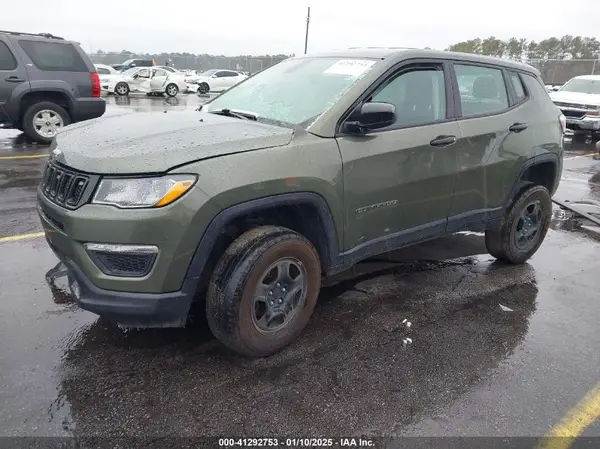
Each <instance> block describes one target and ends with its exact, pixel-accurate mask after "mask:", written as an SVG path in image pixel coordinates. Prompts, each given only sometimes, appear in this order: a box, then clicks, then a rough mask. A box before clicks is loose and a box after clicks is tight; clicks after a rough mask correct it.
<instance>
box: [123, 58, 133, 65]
mask: <svg viewBox="0 0 600 449" xmlns="http://www.w3.org/2000/svg"><path fill="white" fill-rule="evenodd" d="M133 61H135V59H128V60H127V61H125V62H122V63H121V64H122V65H129V64H131V63H132V62H133Z"/></svg>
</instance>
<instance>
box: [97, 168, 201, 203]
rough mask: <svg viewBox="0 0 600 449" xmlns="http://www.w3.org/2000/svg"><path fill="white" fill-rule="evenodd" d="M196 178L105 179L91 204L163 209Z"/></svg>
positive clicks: (190, 176) (191, 184) (172, 176)
mask: <svg viewBox="0 0 600 449" xmlns="http://www.w3.org/2000/svg"><path fill="white" fill-rule="evenodd" d="M197 179H198V178H197V177H196V176H195V175H167V176H162V177H160V178H120V179H118V178H104V179H103V180H102V181H101V182H100V185H99V186H98V190H97V191H96V194H95V195H94V199H93V200H92V203H95V204H110V205H113V206H117V207H122V208H127V209H129V208H140V207H163V206H166V205H168V204H171V203H172V202H173V201H176V200H177V199H179V198H181V197H182V196H183V195H184V194H185V193H186V192H187V191H188V190H190V189H191V188H192V186H193V185H194V184H195V183H196V180H197Z"/></svg>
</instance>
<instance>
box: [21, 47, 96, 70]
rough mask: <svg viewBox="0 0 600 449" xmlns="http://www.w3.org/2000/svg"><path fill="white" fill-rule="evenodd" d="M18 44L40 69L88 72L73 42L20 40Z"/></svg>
mask: <svg viewBox="0 0 600 449" xmlns="http://www.w3.org/2000/svg"><path fill="white" fill-rule="evenodd" d="M19 45H20V46H21V48H22V49H23V51H24V52H25V54H26V55H27V56H29V59H31V62H33V64H34V65H35V66H36V67H37V68H38V69H40V70H46V71H59V72H88V71H89V70H88V68H87V66H86V64H85V61H84V60H83V59H82V58H81V56H80V55H79V52H78V51H77V49H76V48H75V47H74V46H73V44H65V43H57V42H45V41H28V40H20V41H19Z"/></svg>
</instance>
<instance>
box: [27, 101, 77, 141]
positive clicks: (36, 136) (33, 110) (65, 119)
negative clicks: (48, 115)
mask: <svg viewBox="0 0 600 449" xmlns="http://www.w3.org/2000/svg"><path fill="white" fill-rule="evenodd" d="M44 110H48V111H52V112H53V113H54V114H56V115H59V116H60V118H61V119H62V123H63V124H62V127H64V126H67V125H69V124H70V123H71V116H70V115H69V113H68V112H67V111H66V110H65V109H64V108H63V107H61V106H59V105H57V104H56V103H53V102H51V101H41V102H39V103H35V104H33V105H31V106H29V108H28V109H27V110H26V111H25V114H23V118H22V119H21V126H22V128H23V132H24V133H25V135H26V136H27V137H29V138H31V139H33V140H35V141H36V142H38V143H41V144H44V145H48V144H50V143H51V142H52V139H53V138H54V136H51V137H50V136H43V135H41V134H40V133H38V131H37V130H36V126H35V125H34V123H33V120H34V118H35V116H36V114H38V113H39V112H41V111H44Z"/></svg>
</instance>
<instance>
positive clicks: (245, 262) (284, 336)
mask: <svg viewBox="0 0 600 449" xmlns="http://www.w3.org/2000/svg"><path fill="white" fill-rule="evenodd" d="M320 288H321V265H320V262H319V256H318V255H317V252H316V251H315V248H314V247H313V245H312V244H311V243H310V242H309V241H308V240H307V239H306V238H304V237H303V236H302V235H300V234H298V233H297V232H294V231H292V230H290V229H287V228H283V227H278V226H261V227H258V228H255V229H252V230H250V231H248V232H246V233H245V234H243V235H242V236H240V237H239V238H238V239H236V240H235V241H234V242H233V243H232V244H231V246H229V248H227V250H226V251H225V253H224V254H223V255H222V256H221V258H220V260H219V262H218V263H217V266H216V267H215V270H214V272H213V275H212V277H211V280H210V283H209V287H208V292H207V296H206V315H207V321H208V324H209V327H210V329H211V331H212V332H213V334H214V335H215V337H217V339H219V341H221V342H222V343H223V344H224V345H225V346H227V347H229V348H230V349H233V350H234V351H236V352H238V353H240V354H242V355H245V356H248V357H262V356H267V355H270V354H273V353H275V352H277V351H279V350H281V349H282V348H284V347H285V346H287V345H288V344H290V343H291V342H292V341H294V340H295V339H296V337H297V336H298V335H299V334H300V333H301V332H302V330H303V329H304V327H305V326H306V324H307V323H308V321H309V319H310V316H311V315H312V312H313V309H314V307H315V304H316V302H317V297H318V295H319V290H320Z"/></svg>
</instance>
